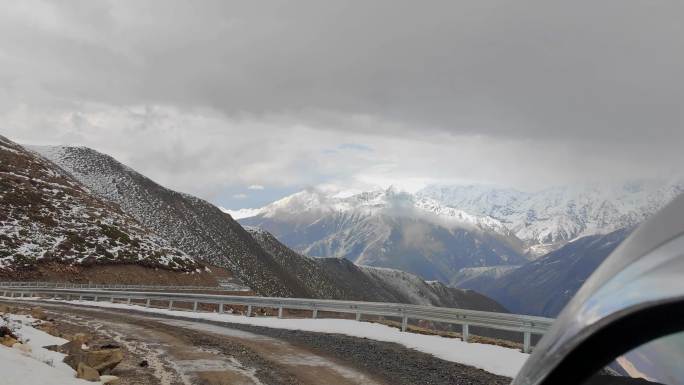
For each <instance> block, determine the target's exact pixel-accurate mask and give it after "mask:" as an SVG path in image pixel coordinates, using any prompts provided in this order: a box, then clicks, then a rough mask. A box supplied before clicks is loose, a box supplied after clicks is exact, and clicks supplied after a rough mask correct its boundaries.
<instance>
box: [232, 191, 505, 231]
mask: <svg viewBox="0 0 684 385" xmlns="http://www.w3.org/2000/svg"><path fill="white" fill-rule="evenodd" d="M224 211H225V212H227V213H229V214H230V215H231V216H233V218H235V219H243V218H250V217H255V216H259V215H261V216H263V217H266V218H274V217H282V216H301V215H320V214H328V213H353V214H360V215H376V214H384V215H389V216H393V217H409V218H413V217H419V218H420V219H423V220H429V221H432V222H439V224H440V225H442V226H447V227H448V226H474V227H477V228H486V229H490V230H494V231H496V232H502V233H505V232H507V231H508V230H507V229H506V227H505V226H504V225H503V224H502V223H501V222H499V221H498V220H496V219H494V218H492V217H489V216H478V215H473V214H469V213H467V212H465V211H463V210H459V209H456V208H453V207H448V206H445V205H443V204H441V203H440V202H438V201H437V200H435V199H431V198H428V197H419V196H416V195H415V194H411V193H408V192H405V191H401V190H398V189H396V188H395V187H393V186H390V187H388V188H387V189H379V190H373V191H365V192H360V193H353V194H350V193H349V192H345V193H339V192H330V191H323V190H319V189H308V190H304V191H300V192H298V193H295V194H292V195H289V196H287V197H285V198H282V199H280V200H278V201H275V202H273V203H271V204H269V205H268V206H265V207H262V208H259V209H241V210H224Z"/></svg>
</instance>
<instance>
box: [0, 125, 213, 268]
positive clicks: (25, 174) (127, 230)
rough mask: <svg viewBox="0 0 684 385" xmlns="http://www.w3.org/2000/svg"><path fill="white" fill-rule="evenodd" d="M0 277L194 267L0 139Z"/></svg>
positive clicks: (46, 163)
mask: <svg viewBox="0 0 684 385" xmlns="http://www.w3.org/2000/svg"><path fill="white" fill-rule="evenodd" d="M0 203H1V206H0V207H1V208H0V272H2V271H4V272H5V273H6V274H10V273H9V272H14V274H15V275H16V274H18V271H27V270H32V269H35V268H36V265H37V264H38V263H41V262H57V263H64V264H76V265H91V264H138V265H144V266H154V267H164V268H169V269H174V270H183V271H189V270H194V269H196V268H198V267H199V266H200V264H199V263H197V262H196V261H195V260H193V259H192V258H190V257H189V256H188V255H187V254H185V253H184V252H183V251H181V250H179V249H177V248H174V247H172V246H171V245H170V244H169V243H168V242H166V241H165V240H164V239H162V238H160V237H159V236H157V235H156V234H154V233H152V232H150V231H149V230H148V229H146V228H144V227H143V226H142V225H141V224H140V223H139V222H137V221H136V220H135V219H134V218H132V217H130V216H129V215H127V214H125V213H124V212H122V211H121V210H120V209H119V208H118V207H116V206H115V205H111V204H109V203H107V202H105V201H103V200H100V199H98V198H97V197H95V196H93V195H92V194H90V192H89V191H88V190H87V189H86V188H85V187H83V185H82V184H81V183H79V182H78V181H77V180H75V179H73V178H72V177H71V176H70V175H68V174H66V173H65V172H64V171H63V170H62V169H60V168H59V167H57V166H55V165H54V164H53V163H51V162H49V161H48V160H46V159H44V158H42V157H40V156H38V155H36V154H35V153H33V152H31V151H28V150H26V149H24V148H23V147H21V146H19V145H18V144H16V143H13V142H12V141H10V140H8V139H6V138H4V137H1V136H0Z"/></svg>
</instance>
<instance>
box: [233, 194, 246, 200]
mask: <svg viewBox="0 0 684 385" xmlns="http://www.w3.org/2000/svg"><path fill="white" fill-rule="evenodd" d="M233 198H235V199H245V198H247V194H233Z"/></svg>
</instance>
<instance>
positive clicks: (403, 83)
mask: <svg viewBox="0 0 684 385" xmlns="http://www.w3.org/2000/svg"><path fill="white" fill-rule="evenodd" d="M682 17H684V3H683V2H681V1H677V0H672V1H669V0H653V1H647V0H606V1H565V2H555V1H548V0H540V1H509V0H491V1H483V0H466V1H426V2H418V1H397V0H392V1H389V0H388V1H297V2H289V1H268V2H247V1H245V2H230V1H216V2H210V1H199V2H187V1H168V0H165V1H158V2H147V1H146V2H139V1H127V2H124V1H111V2H97V3H96V2H92V1H82V2H59V3H57V2H56V3H53V4H48V3H42V2H20V3H16V4H14V5H12V6H8V7H7V9H6V10H5V11H3V12H2V14H0V66H1V68H2V69H0V111H13V110H14V109H15V105H17V104H19V105H27V106H29V107H30V108H31V109H32V110H33V111H36V110H38V111H40V110H41V109H45V110H55V109H61V110H64V111H69V110H74V111H76V112H79V109H81V106H80V104H79V103H83V102H88V103H97V104H100V105H104V106H118V107H122V108H127V107H128V106H132V105H133V106H139V105H163V106H172V107H174V108H176V109H178V110H179V111H187V112H188V113H191V114H195V113H196V112H195V109H197V108H204V109H212V110H218V111H220V112H221V113H222V114H223V115H224V116H226V117H230V118H231V119H238V120H240V119H246V120H259V119H261V118H262V117H264V116H268V117H269V119H272V120H273V119H274V118H273V117H277V119H275V121H277V122H280V124H282V125H288V124H300V123H301V124H307V125H309V126H311V127H314V128H316V129H319V130H330V131H332V132H337V133H340V135H342V134H343V133H348V132H353V133H356V134H368V133H371V134H377V135H381V136H392V137H394V136H400V137H402V136H403V137H406V138H417V137H422V136H433V135H434V136H436V137H440V136H439V135H440V134H442V133H447V134H449V135H452V136H454V137H458V136H463V135H465V136H469V135H470V136H472V135H478V136H484V137H486V138H490V139H491V140H492V141H497V140H498V141H510V140H514V141H517V143H518V145H519V147H520V151H535V150H536V149H537V148H538V147H539V146H544V147H548V148H551V147H553V148H556V147H557V148H561V149H567V154H565V153H564V151H565V150H561V151H559V152H557V153H559V155H558V156H559V157H560V158H558V159H556V162H555V163H554V161H553V160H549V162H548V163H549V167H550V168H551V170H549V173H558V172H561V173H562V172H568V173H572V172H574V173H581V172H584V171H583V170H574V171H573V170H569V169H567V170H565V169H558V168H557V165H556V163H558V162H561V160H562V159H561V158H562V157H563V156H566V155H567V157H569V158H573V157H574V158H577V157H580V156H583V155H584V154H586V153H587V151H590V152H595V151H599V152H601V153H602V154H603V157H602V158H601V157H598V158H596V159H594V158H592V160H595V161H597V162H601V161H604V162H605V163H607V164H614V165H617V166H616V167H618V168H619V167H623V168H630V167H634V166H635V165H634V164H632V163H633V162H634V161H635V160H637V161H638V162H639V163H640V164H639V166H642V167H643V166H644V164H647V165H648V166H649V167H651V168H650V170H655V169H658V168H661V167H662V166H663V165H667V164H669V165H671V164H673V163H677V164H681V162H682V161H684V159H683V157H684V156H683V155H682V154H681V153H682V151H681V150H680V147H681V144H682V143H684V127H683V123H684V116H683V115H684V112H683V111H684V108H683V107H684V106H683V105H684V80H683V79H684V23H682V22H681V21H682ZM73 116H74V117H76V118H77V117H78V114H77V113H76V114H74V115H73ZM142 116H143V117H142V118H140V119H136V122H137V123H136V124H137V126H136V127H134V128H130V127H129V129H130V130H145V129H147V127H149V125H150V122H149V121H147V120H146V119H148V118H147V117H145V116H147V115H146V114H144V113H143V114H142ZM379 122H380V123H379ZM382 122H385V123H386V124H382ZM71 124H76V123H74V122H72V123H71ZM46 129H47V128H46ZM215 130H220V128H215ZM440 138H441V137H440ZM179 142H180V143H181V144H180V145H179V146H181V147H182V143H183V142H184V141H182V140H180V141H179ZM347 142H348V139H347V138H346V137H340V138H339V143H347ZM363 143H366V142H363ZM521 143H522V144H521ZM525 143H528V145H527V147H525V146H526V145H525ZM445 144H447V143H445ZM370 145H371V147H373V148H374V149H375V146H373V144H372V143H370ZM333 147H334V146H333ZM161 150H162V151H163V150H164V149H163V148H162V149H161ZM318 151H319V152H320V150H318ZM176 153H177V154H183V153H192V154H193V156H199V155H201V154H203V152H202V151H196V152H192V151H188V150H187V149H183V148H178V149H177V152H176ZM592 157H595V154H592ZM159 159H161V158H159ZM159 159H157V161H158V162H159V163H163V164H167V162H166V161H165V160H159ZM559 159H561V160H559ZM496 161H500V159H496ZM630 162H632V163H630ZM181 163H183V164H187V162H181ZM620 165H622V166H620ZM160 167H163V166H162V165H160ZM648 170H649V169H645V170H643V169H642V170H640V171H645V172H648ZM603 171H605V170H603ZM623 171H624V170H623ZM521 177H523V176H521Z"/></svg>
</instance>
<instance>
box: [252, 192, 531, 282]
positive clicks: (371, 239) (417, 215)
mask: <svg viewBox="0 0 684 385" xmlns="http://www.w3.org/2000/svg"><path fill="white" fill-rule="evenodd" d="M240 223H242V224H244V225H251V226H257V227H262V228H264V229H266V230H268V231H269V232H271V233H273V234H274V235H275V236H276V237H277V238H278V239H279V240H280V241H282V242H283V243H285V244H286V245H288V246H290V247H292V248H294V249H295V250H298V251H300V252H302V253H304V254H306V255H310V256H316V257H338V258H347V259H349V260H351V261H353V262H356V263H358V264H363V265H369V266H378V267H389V268H395V269H399V270H404V271H408V272H411V273H415V274H418V275H420V276H421V277H423V278H425V279H436V280H441V281H443V282H449V281H450V280H451V277H452V276H453V275H454V274H455V273H456V272H457V271H458V270H459V269H461V268H463V267H473V266H490V265H502V264H520V263H523V262H525V259H524V258H523V257H522V256H521V253H520V249H521V244H520V242H519V241H518V239H517V238H515V237H514V236H513V235H512V234H511V233H510V232H509V231H508V229H506V228H505V226H503V225H502V224H501V223H500V222H499V221H497V220H495V219H493V218H490V217H486V216H475V215H469V214H467V213H465V212H463V211H460V210H456V209H453V208H449V207H444V206H442V205H440V204H438V203H437V202H436V201H435V200H432V199H428V198H416V197H415V196H413V195H411V194H407V193H404V192H398V191H395V190H394V189H392V188H390V189H387V190H378V191H372V192H365V193H361V194H356V195H352V196H342V197H340V196H335V195H330V194H326V193H324V192H321V191H317V190H307V191H302V192H299V193H297V194H293V195H291V196H288V197H286V198H283V199H281V200H279V201H277V202H274V203H272V204H270V205H268V206H266V207H264V208H263V209H261V210H259V214H258V215H256V216H253V217H249V218H243V219H241V220H240Z"/></svg>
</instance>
